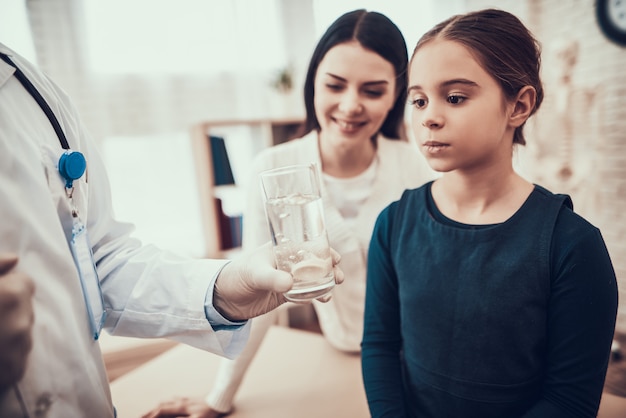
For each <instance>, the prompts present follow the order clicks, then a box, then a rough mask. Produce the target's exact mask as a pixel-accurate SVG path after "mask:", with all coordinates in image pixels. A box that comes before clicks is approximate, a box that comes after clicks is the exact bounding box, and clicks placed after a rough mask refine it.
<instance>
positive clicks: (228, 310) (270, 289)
mask: <svg viewBox="0 0 626 418" xmlns="http://www.w3.org/2000/svg"><path fill="white" fill-rule="evenodd" d="M330 251H331V255H332V258H333V273H334V274H335V283H336V284H341V283H342V282H343V279H344V274H343V272H342V271H341V269H340V268H339V267H337V264H338V263H339V261H340V260H341V256H340V255H339V253H337V252H336V251H335V250H333V249H332V248H331V250H330ZM292 285H293V278H292V276H291V275H290V274H289V273H286V272H284V271H281V270H277V269H276V263H275V262H274V253H273V252H272V245H271V243H267V244H265V245H263V246H261V247H260V248H258V249H257V250H255V251H252V252H250V253H248V254H244V255H243V256H241V257H240V258H238V259H236V260H233V261H231V262H230V263H228V264H227V265H226V266H224V268H223V269H222V271H221V273H220V274H219V276H218V277H217V281H216V282H215V290H214V292H213V306H214V307H215V309H217V311H218V312H219V313H221V314H222V315H223V316H224V317H225V318H228V319H230V320H231V321H243V320H246V319H250V318H253V317H255V316H259V315H262V314H264V313H266V312H269V311H271V310H273V309H275V308H277V307H278V306H280V305H282V304H283V303H285V302H286V301H287V300H286V299H285V297H284V296H283V293H284V292H286V291H287V290H289V289H291V286H292ZM330 297H331V295H327V296H325V297H322V298H319V299H318V300H320V301H322V302H327V301H328V300H330Z"/></svg>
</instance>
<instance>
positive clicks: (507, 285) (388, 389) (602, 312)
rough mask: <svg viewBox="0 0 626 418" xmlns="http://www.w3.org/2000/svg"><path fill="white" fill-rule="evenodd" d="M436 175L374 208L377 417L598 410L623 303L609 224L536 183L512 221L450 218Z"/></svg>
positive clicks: (372, 318)
mask: <svg viewBox="0 0 626 418" xmlns="http://www.w3.org/2000/svg"><path fill="white" fill-rule="evenodd" d="M431 185H432V183H428V184H426V185H424V186H422V187H420V188H418V189H415V190H410V191H406V192H405V193H404V195H403V196H402V198H401V199H400V200H399V201H397V202H394V203H392V204H391V205H389V206H388V207H387V208H386V209H385V210H384V211H383V212H382V213H381V214H380V216H379V217H378V220H377V223H376V226H375V229H374V232H373V236H372V240H371V243H370V249H369V256H368V272H367V293H366V305H365V328H364V335H363V341H362V349H363V351H362V359H363V360H362V368H363V378H364V384H365V389H366V393H367V398H368V403H369V407H370V412H371V413H372V416H373V417H393V418H401V417H437V418H441V417H454V418H463V417H480V418H489V417H494V418H495V417H497V418H515V417H546V418H547V417H550V418H558V417H595V416H596V413H597V410H598V406H599V402H600V398H601V394H602V388H603V384H604V378H605V375H606V370H607V365H608V358H609V353H610V345H611V340H612V337H613V331H614V328H615V318H616V314H617V284H616V278H615V272H614V270H613V266H612V264H611V260H610V258H609V254H608V252H607V249H606V246H605V243H604V241H603V239H602V236H601V234H600V231H599V230H598V229H597V228H596V227H594V226H593V225H591V224H590V223H588V222H587V221H586V220H584V219H583V218H582V217H580V216H578V215H577V214H575V213H574V212H573V210H572V205H571V200H570V199H569V197H568V196H565V195H555V194H552V193H550V192H548V191H547V190H545V189H543V188H542V187H540V186H535V189H534V190H533V192H532V193H531V194H530V196H529V197H528V199H527V200H526V202H525V203H524V204H523V205H522V207H521V208H520V209H519V210H518V211H517V212H516V213H515V214H514V215H513V216H512V217H511V218H510V219H508V220H507V221H506V222H503V223H500V224H494V225H467V224H461V223H458V222H455V221H453V220H451V219H449V218H446V217H445V216H444V215H443V214H442V213H441V212H439V211H438V209H437V207H436V205H435V204H434V201H433V199H432V195H431V193H430V188H431Z"/></svg>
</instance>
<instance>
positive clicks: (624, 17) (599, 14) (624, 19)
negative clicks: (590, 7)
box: [596, 0, 626, 46]
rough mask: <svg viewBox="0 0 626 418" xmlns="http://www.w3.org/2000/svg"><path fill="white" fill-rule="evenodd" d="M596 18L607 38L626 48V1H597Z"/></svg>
mask: <svg viewBox="0 0 626 418" xmlns="http://www.w3.org/2000/svg"><path fill="white" fill-rule="evenodd" d="M596 18H597V20H598V25H599V26H600V29H602V33H604V35H605V36H606V37H607V38H609V39H610V40H611V41H613V42H615V43H617V44H618V45H621V46H626V0H596Z"/></svg>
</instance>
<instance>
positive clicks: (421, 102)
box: [409, 98, 426, 109]
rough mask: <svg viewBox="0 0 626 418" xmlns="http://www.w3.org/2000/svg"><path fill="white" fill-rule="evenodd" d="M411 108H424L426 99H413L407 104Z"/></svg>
mask: <svg viewBox="0 0 626 418" xmlns="http://www.w3.org/2000/svg"><path fill="white" fill-rule="evenodd" d="M409 103H410V104H411V105H412V106H415V107H416V108H418V109H421V108H422V107H424V106H426V99H422V98H417V99H413V100H411V101H410V102H409Z"/></svg>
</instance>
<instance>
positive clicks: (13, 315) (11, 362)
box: [0, 253, 35, 394]
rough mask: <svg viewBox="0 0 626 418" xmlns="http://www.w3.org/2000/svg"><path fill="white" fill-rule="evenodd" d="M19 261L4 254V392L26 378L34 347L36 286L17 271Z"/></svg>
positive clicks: (0, 362)
mask: <svg viewBox="0 0 626 418" xmlns="http://www.w3.org/2000/svg"><path fill="white" fill-rule="evenodd" d="M17 261H18V257H17V256H16V255H15V254H6V253H4V254H0V370H2V373H0V394H2V393H3V392H5V391H6V390H7V389H8V388H10V387H11V385H13V384H14V383H15V382H17V381H19V380H20V379H21V378H22V376H23V375H24V371H25V370H26V360H27V359H28V354H29V353H30V349H31V347H32V335H31V333H32V328H33V322H34V313H33V304H32V298H33V294H34V291H35V285H34V283H33V281H32V280H31V279H30V277H28V276H26V275H25V274H23V273H19V272H16V271H14V270H13V268H14V267H15V266H16V265H17Z"/></svg>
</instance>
